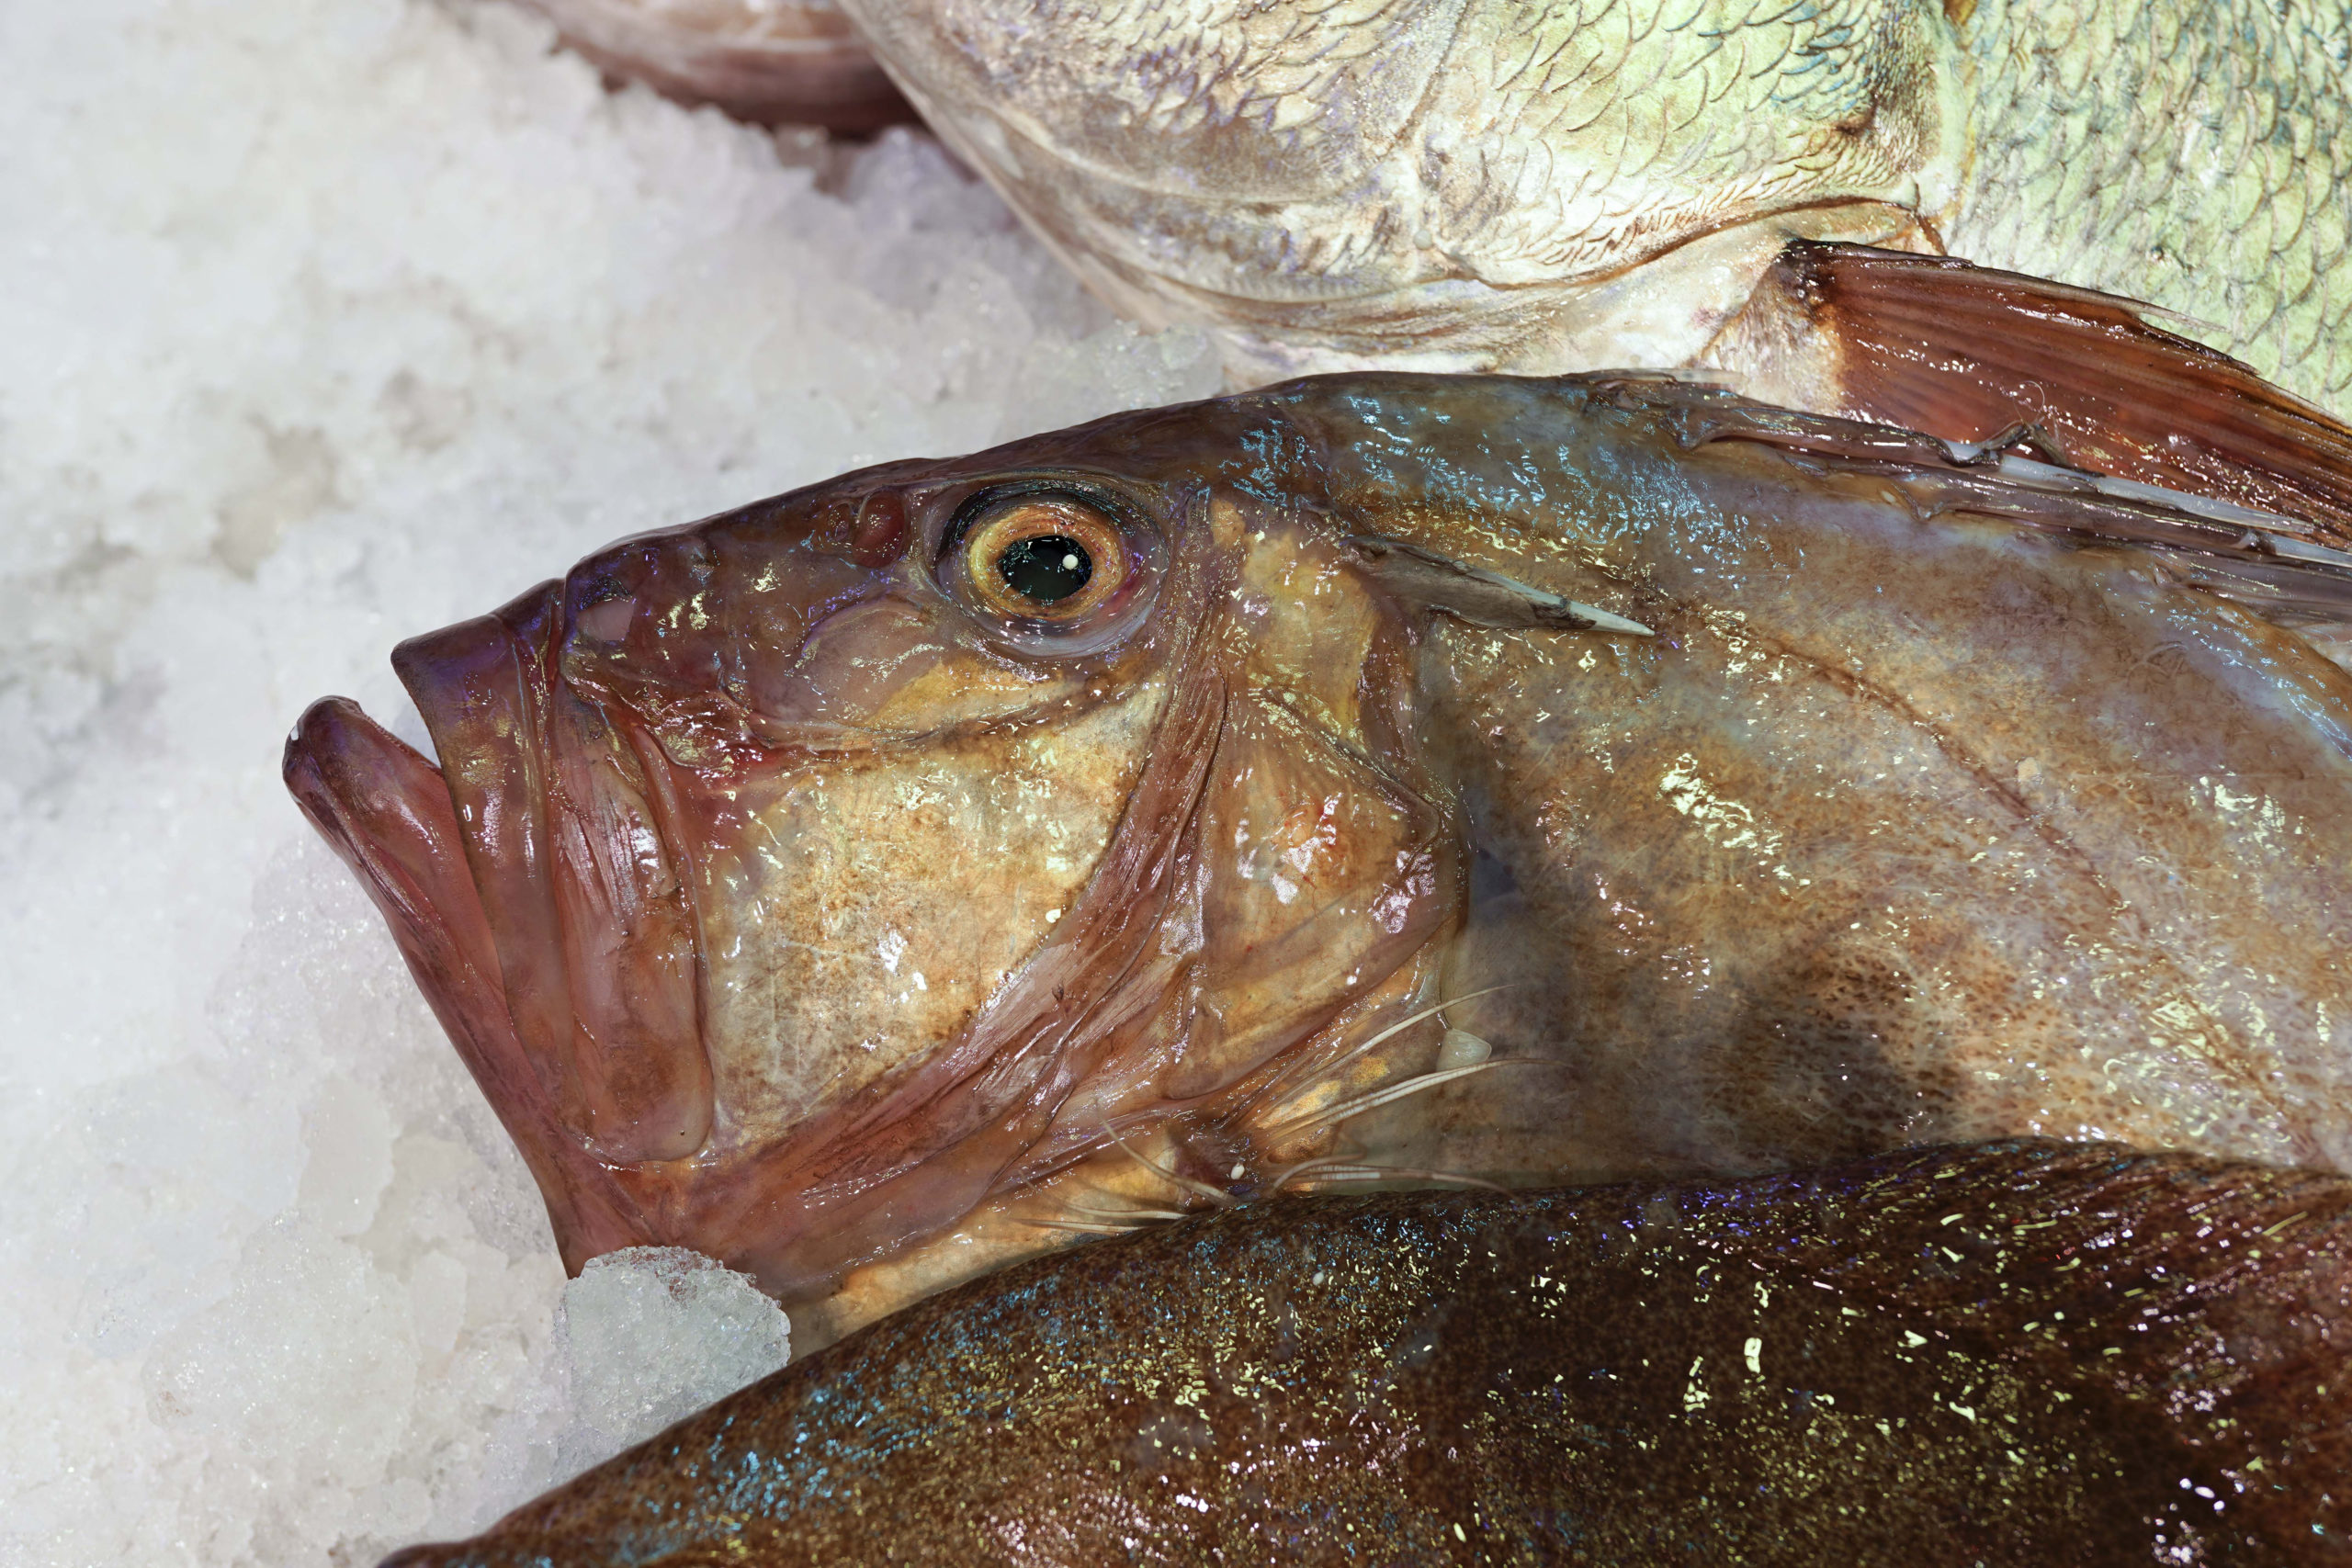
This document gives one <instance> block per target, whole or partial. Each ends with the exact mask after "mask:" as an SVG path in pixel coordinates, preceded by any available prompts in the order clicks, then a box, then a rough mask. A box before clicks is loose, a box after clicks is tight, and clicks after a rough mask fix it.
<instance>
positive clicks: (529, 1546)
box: [386, 1145, 2352, 1568]
mask: <svg viewBox="0 0 2352 1568" xmlns="http://www.w3.org/2000/svg"><path fill="white" fill-rule="evenodd" d="M2347 1242H2352V1182H2347V1181H2346V1179H2343V1178H2342V1177H2337V1176H2322V1175H2318V1174H2316V1173H2312V1172H2287V1171H2272V1170H2260V1169H2254V1168H2246V1167H2243V1166H2226V1165H2216V1164H2214V1163H2213V1162H2210V1161H2203V1160H2198V1159H2193V1158H2186V1157H2182V1156H2153V1157H2152V1156H2131V1155H2129V1154H2126V1153H2123V1152H2121V1151H2118V1150H2115V1149H2113V1148H2101V1147H2096V1146H2088V1147H2086V1146H2069V1147H2063V1148H2061V1147H2052V1146H2049V1145H2040V1146H2035V1145H2025V1146H2008V1147H2001V1146H1996V1147H1991V1148H1975V1149H1962V1150H1951V1149H1930V1150H1922V1151H1915V1152H1913V1153H1911V1154H1908V1155H1904V1156H1883V1157H1881V1158H1879V1159H1876V1160H1872V1161H1868V1162H1863V1163H1860V1164H1857V1165H1849V1166H1844V1167H1838V1168H1830V1169H1827V1170H1823V1171H1817V1172H1810V1173H1806V1174H1804V1175H1802V1176H1793V1177H1781V1178H1773V1179H1758V1180H1749V1181H1746V1182H1739V1183H1707V1184H1691V1185H1681V1186H1666V1185H1651V1186H1634V1187H1623V1188H1614V1189H1602V1190H1586V1191H1562V1192H1544V1193H1517V1194H1510V1195H1489V1194H1430V1193H1411V1194H1390V1195H1385V1196H1380V1197H1370V1198H1316V1199H1297V1198H1290V1199H1277V1200H1274V1201H1269V1202H1265V1203H1260V1204H1252V1205H1250V1208H1249V1209H1248V1210H1246V1211H1243V1212H1241V1213H1225V1214H1219V1215H1217V1216H1215V1217H1214V1218H1210V1219H1206V1220H1203V1221H1197V1222H1193V1223H1190V1224H1177V1225H1169V1226H1166V1227H1163V1228H1160V1229H1159V1230H1156V1231H1153V1232H1150V1233H1148V1234H1145V1235H1138V1236H1134V1237H1130V1238H1127V1239H1125V1240H1123V1241H1116V1242H1109V1243H1105V1244H1103V1245H1102V1246H1098V1247H1088V1248H1085V1249H1083V1250H1080V1251H1079V1252H1076V1253H1071V1254H1067V1255H1064V1256H1062V1257H1060V1258H1052V1259H1040V1260H1037V1261H1036V1262H1034V1263H1031V1264H1027V1265H1024V1266H1021V1267H1017V1268H1015V1269H1011V1270H1009V1271H1007V1272H1005V1273H1002V1274H1000V1275H997V1276H995V1277H993V1278H991V1279H989V1280H980V1281H978V1282H977V1283H975V1284H973V1285H970V1286H967V1287H966V1288H964V1289H962V1290H960V1291H957V1292H952V1293H950V1294H946V1295H943V1296H939V1297H935V1298H933V1300H931V1301H927V1302H924V1303H920V1304H918V1305H915V1306H912V1307H910V1308H908V1309H907V1310H906V1311H905V1312H903V1313H900V1314H897V1315H895V1316H893V1317H892V1318H890V1319H888V1320H887V1321H885V1322H883V1323H880V1324H876V1325H874V1326H873V1327H872V1328H870V1329H868V1330H866V1331H865V1333H863V1334H860V1335H858V1336H857V1337H854V1339H851V1340H849V1341H847V1342H844V1343H842V1344H840V1345H836V1346H834V1347H832V1348H831V1349H830V1350H827V1351H822V1352H820V1353H819V1354H818V1355H817V1356H815V1357H814V1358H811V1359H805V1360H803V1361H801V1362H799V1363H797V1364H796V1365H794V1366H792V1367H790V1368H787V1369H786V1370H785V1371H781V1372H778V1373H776V1374H775V1375H774V1376H772V1377H770V1378H768V1379H766V1380H764V1381H763V1382H758V1383H755V1384H753V1385H752V1386H751V1387H749V1388H747V1389H744V1390H743V1391H741V1393H735V1394H733V1395H730V1396H729V1397H728V1398H726V1399H724V1400H721V1401H720V1402H719V1403H718V1404H716V1405H714V1406H712V1407H711V1408H710V1409H709V1410H707V1411H706V1412H704V1413H703V1414H702V1415H699V1416H694V1417H692V1418H690V1419H688V1420H686V1421H684V1422H682V1423H680V1424H679V1425H677V1426H675V1427H671V1428H670V1429H669V1430H668V1431H666V1432H664V1433H662V1435H660V1436H659V1437H656V1438H652V1439H651V1440H650V1441H649V1442H646V1443H644V1444H641V1445H640V1446H639V1447H638V1448H636V1449H633V1450H630V1451H628V1452H627V1453H625V1454H622V1455H621V1456H620V1457H618V1458H616V1459H615V1460H613V1461H610V1462H608V1463H606V1464H604V1465H601V1466H599V1467H597V1468H596V1469H594V1470H592V1471H590V1472H588V1473H587V1474H585V1475H583V1476H582V1477H580V1478H579V1479H578V1480H576V1481H573V1482H571V1483H569V1484H567V1485H565V1486H562V1487H560V1488H558V1489H557V1490H556V1491H554V1492H552V1493H550V1494H549V1495H547V1496H546V1497H543V1498H541V1499H539V1500H538V1501H537V1502H535V1503H532V1504H529V1505H526V1506H524V1507H522V1508H519V1509H517V1510H516V1511H515V1513H513V1514H512V1515H510V1516H508V1517H506V1518H504V1519H503V1520H501V1521H500V1522H499V1523H498V1524H496V1525H495V1526H493V1527H492V1529H490V1530H488V1531H486V1532H485V1533H484V1534H483V1535H481V1537H479V1538H477V1539H475V1540H470V1541H466V1542H462V1543H458V1544H454V1545H447V1546H429V1547H419V1548H413V1549H411V1550H410V1551H404V1552H401V1553H400V1554H398V1555H397V1556H395V1557H394V1558H393V1559H392V1560H391V1562H390V1563H388V1564H387V1565H386V1568H526V1565H528V1568H538V1565H542V1564H548V1563H563V1564H583V1565H584V1564H588V1563H596V1564H605V1563H645V1564H655V1563H661V1564H677V1565H684V1564H687V1563H705V1562H708V1563H718V1562H751V1563H760V1564H764V1565H768V1568H786V1565H789V1564H803V1563H806V1564H827V1565H833V1564H855V1563H869V1562H1020V1563H1055V1564H1071V1565H1077V1564H1092V1563H1103V1562H1125V1563H1170V1564H1173V1563H1200V1562H1251V1563H1261V1562H1263V1563H1342V1562H1345V1563H1355V1562H1395V1563H1473V1562H1510V1563H1530V1564H1537V1563H1593V1562H1602V1563H1611V1564H1615V1565H1618V1568H1652V1565H1657V1568H1664V1565H1666V1564H1670V1563H1688V1562H1748V1563H1770V1564H1784V1565H1787V1568H1813V1565H1815V1564H1819V1563H1830V1562H1839V1563H1845V1562H1851V1563H1884V1562H1902V1561H1906V1560H1910V1561H1917V1562H1932V1563H1945V1562H1973V1563H1979V1564H1985V1565H1987V1568H1990V1565H1992V1564H2015V1565H2018V1568H2043V1565H2045V1564H2049V1563H2052V1562H2066V1563H2070V1564H2081V1565H2084V1568H2094V1565H2099V1568H2103V1565H2106V1564H2119V1565H2120V1564H2131V1563H2146V1562H2190V1563H2212V1562H2240V1561H2244V1562H2265V1563H2278V1564H2301V1563H2310V1564H2319V1563H2328V1562H2342V1561H2343V1554H2344V1550H2345V1548H2344V1536H2345V1532H2346V1529H2348V1528H2352V1495H2347V1492H2346V1485H2345V1482H2346V1479H2347V1477H2352V1421H2347V1419H2346V1410H2347V1404H2352V1384H2347V1382H2346V1378H2345V1373H2346V1371H2347V1370H2352V1369H2347V1366H2346V1348H2345V1345H2344V1342H2343V1338H2344V1326H2345V1324H2346V1315H2345V1314H2346V1308H2347V1306H2352V1300H2347V1292H2352V1277H2347V1275H2348V1272H2352V1271H2348V1270H2347V1263H2346V1257H2347V1254H2346V1243H2347ZM2223 1347H2227V1348H2226V1350H2224V1349H2223Z"/></svg>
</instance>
